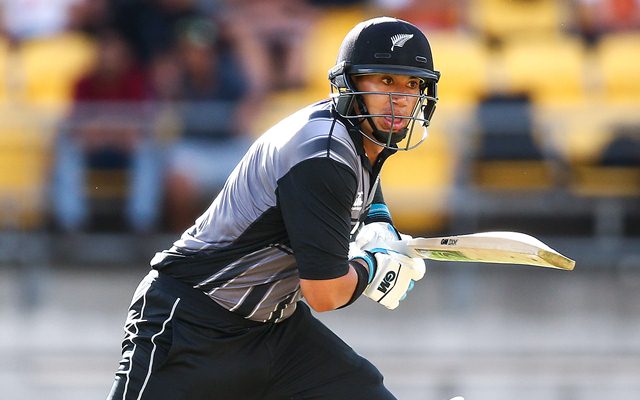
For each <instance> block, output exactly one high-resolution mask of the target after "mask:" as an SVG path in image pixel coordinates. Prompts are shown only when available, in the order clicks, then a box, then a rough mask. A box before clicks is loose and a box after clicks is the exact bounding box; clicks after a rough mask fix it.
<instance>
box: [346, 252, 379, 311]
mask: <svg viewBox="0 0 640 400" xmlns="http://www.w3.org/2000/svg"><path fill="white" fill-rule="evenodd" d="M366 256H368V255H366ZM366 256H365V257H366ZM365 257H360V256H358V257H355V258H352V259H351V260H349V265H350V266H351V267H353V269H354V270H355V271H356V274H357V275H358V282H357V283H356V288H355V289H354V290H353V294H352V295H351V298H350V299H349V301H348V302H347V303H346V304H345V305H343V306H342V307H340V308H344V307H346V306H348V305H350V304H352V303H353V302H354V301H356V300H357V299H358V297H360V296H361V295H362V293H364V290H365V289H366V288H367V285H368V284H369V282H370V279H369V275H370V274H371V272H370V271H372V270H374V269H375V266H372V264H370V261H369V260H367V259H366V258H365ZM357 259H362V260H365V261H366V262H367V264H368V266H369V270H368V271H367V268H366V267H365V266H364V265H362V264H361V263H360V262H358V261H356V260H357ZM372 262H374V263H375V261H373V260H372ZM371 276H373V275H371Z"/></svg>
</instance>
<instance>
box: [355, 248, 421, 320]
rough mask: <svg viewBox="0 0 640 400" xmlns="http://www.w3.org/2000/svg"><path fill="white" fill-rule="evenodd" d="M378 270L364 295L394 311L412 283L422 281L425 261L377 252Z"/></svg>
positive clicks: (393, 253)
mask: <svg viewBox="0 0 640 400" xmlns="http://www.w3.org/2000/svg"><path fill="white" fill-rule="evenodd" d="M374 257H375V259H376V264H377V269H376V274H375V276H374V277H373V280H372V281H371V283H370V284H369V285H368V286H367V288H366V289H365V291H364V295H365V296H367V297H369V298H370V299H372V300H374V301H376V302H378V303H380V304H382V305H383V306H385V307H387V308H388V309H391V310H393V309H394V308H396V307H398V305H399V304H400V300H401V299H403V296H404V295H405V294H406V293H407V292H408V290H409V287H410V286H411V281H418V280H420V279H422V277H423V276H424V274H425V272H426V268H425V264H424V260H422V259H421V258H410V257H407V256H405V255H402V254H400V253H395V252H375V253H374Z"/></svg>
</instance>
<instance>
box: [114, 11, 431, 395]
mask: <svg viewBox="0 0 640 400" xmlns="http://www.w3.org/2000/svg"><path fill="white" fill-rule="evenodd" d="M439 76H440V74H439V73H438V72H437V71H435V70H434V65H433V59H432V55H431V48H430V46H429V42H428V41H427V38H426V37H425V35H424V34H423V33H422V32H421V31H420V30H419V29H418V28H417V27H416V26H414V25H412V24H410V23H408V22H405V21H402V20H398V19H395V18H390V17H378V18H373V19H370V20H367V21H364V22H361V23H359V24H358V25H356V26H355V27H354V28H353V29H352V30H351V31H350V32H349V33H348V34H347V36H346V37H345V39H344V41H343V43H342V45H341V47H340V50H339V54H338V57H337V63H336V65H335V66H334V67H333V68H331V70H330V71H329V80H330V84H331V96H330V98H329V99H327V100H324V101H320V102H318V103H315V104H313V105H310V106H307V107H305V108H302V109H301V110H299V111H297V112H295V113H294V114H292V115H290V116H289V117H287V118H285V119H283V120H282V121H281V122H279V123H277V124H276V125H275V126H273V127H272V128H271V129H269V130H267V131H266V132H265V133H264V134H263V135H262V136H261V137H260V138H258V139H257V141H256V142H255V143H254V144H253V145H252V147H251V148H250V149H249V150H248V152H247V154H246V155H245V156H244V158H243V159H242V160H241V161H240V163H239V164H238V165H237V166H236V168H235V169H234V170H233V172H232V173H231V175H230V176H229V178H228V180H227V182H226V184H225V186H224V188H223V189H222V191H221V192H220V193H219V194H218V196H217V197H216V198H215V199H214V200H213V202H212V203H211V205H210V206H209V208H208V209H207V210H206V211H205V212H204V213H203V214H202V215H201V216H200V217H199V218H198V219H197V220H196V221H195V223H194V225H193V226H191V227H190V228H189V229H187V230H186V231H185V232H184V233H183V234H182V236H181V237H180V238H179V239H177V240H176V241H175V242H174V243H173V245H172V246H171V247H170V248H168V249H166V250H164V251H161V252H158V253H156V255H155V256H154V257H153V259H152V260H151V271H150V272H149V274H148V275H147V276H146V277H145V278H144V279H143V280H142V281H141V283H140V285H139V286H138V288H137V290H136V291H135V293H134V295H133V299H132V302H131V306H130V308H129V311H128V314H127V319H126V322H125V327H124V328H125V338H124V340H123V344H122V360H121V361H120V365H119V368H118V370H117V372H116V374H115V382H114V384H113V387H112V389H111V392H110V393H109V395H108V399H109V400H135V399H137V400H141V399H143V400H211V399H220V400H223V399H227V400H253V399H255V400H258V399H266V400H277V399H331V400H340V399H345V400H347V399H348V400H356V399H362V400H365V399H366V400H382V399H394V398H395V397H394V396H393V395H392V394H391V393H390V392H389V391H388V390H387V389H386V388H385V386H384V384H383V377H382V375H381V374H380V372H379V371H378V370H377V369H376V368H375V367H374V366H373V365H372V364H371V363H370V362H368V361H367V360H366V359H364V358H363V357H362V356H360V355H358V354H357V353H356V352H355V351H354V350H353V349H352V348H350V347H349V346H348V345H347V344H346V343H344V342H343V341H342V340H341V339H340V338H338V337H337V336H336V335H335V334H334V333H333V332H331V331H330V330H329V329H328V328H327V327H326V326H324V325H323V324H322V323H321V322H320V321H319V320H318V319H316V318H315V317H314V316H313V315H312V313H311V311H310V309H309V307H310V308H312V309H314V310H315V311H317V312H323V311H330V310H335V309H338V308H343V307H347V306H349V305H350V304H352V303H353V302H354V301H356V300H357V299H358V298H360V297H361V296H362V295H363V294H364V296H366V297H368V298H370V299H372V300H373V301H376V302H378V303H380V304H381V305H383V306H385V307H386V308H389V309H394V308H396V307H397V306H398V304H399V302H400V301H401V300H402V299H403V298H404V297H405V296H406V294H407V292H408V291H409V290H410V289H411V288H412V286H413V283H414V282H415V281H417V280H419V279H421V278H422V277H423V276H424V274H425V265H424V261H423V260H422V259H419V258H409V257H407V256H403V255H401V254H399V253H396V252H393V251H390V250H387V249H384V248H380V247H373V248H372V247H371V246H370V245H368V244H371V243H374V242H380V241H381V240H382V241H384V240H392V239H399V238H400V234H399V232H398V231H397V230H396V229H395V228H394V226H393V222H392V219H391V215H390V213H389V210H388V208H387V206H386V205H385V203H384V199H383V194H382V189H381V186H380V179H379V174H380V170H381V168H382V167H383V165H384V163H385V160H387V158H388V157H390V156H392V155H394V154H395V153H397V152H398V151H399V150H402V151H404V150H410V149H411V148H414V147H415V146H417V145H418V144H420V143H421V142H422V141H423V140H424V139H425V138H426V127H427V126H428V125H429V121H430V119H431V117H432V115H433V112H434V109H435V105H436V102H437V97H436V86H437V82H438V79H439ZM414 125H415V127H416V129H414ZM399 156H401V155H399ZM363 249H366V250H363Z"/></svg>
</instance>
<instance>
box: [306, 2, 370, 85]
mask: <svg viewBox="0 0 640 400" xmlns="http://www.w3.org/2000/svg"><path fill="white" fill-rule="evenodd" d="M366 17H367V15H366V11H365V9H364V7H362V6H354V7H336V8H326V9H323V10H322V12H321V14H320V16H319V17H318V18H317V19H316V21H315V22H314V23H313V26H312V27H311V29H310V32H309V34H308V36H307V39H306V41H307V43H308V44H307V45H306V46H305V49H306V52H307V54H306V56H305V60H306V63H307V64H306V82H307V85H309V86H310V90H315V91H316V93H319V94H320V97H328V95H329V81H328V78H327V76H328V72H329V69H330V68H331V67H333V66H334V65H335V63H336V58H337V56H338V50H339V49H340V45H341V44H342V40H343V39H344V37H345V35H346V34H347V32H349V31H350V30H351V28H353V27H354V26H355V25H356V24H357V23H359V22H360V21H362V20H364V19H366Z"/></svg>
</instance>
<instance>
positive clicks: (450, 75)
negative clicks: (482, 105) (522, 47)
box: [428, 32, 490, 104]
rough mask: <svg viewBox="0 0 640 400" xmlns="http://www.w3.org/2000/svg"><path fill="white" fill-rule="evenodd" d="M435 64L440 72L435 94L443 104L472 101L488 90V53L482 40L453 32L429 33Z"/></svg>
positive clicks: (472, 102)
mask: <svg viewBox="0 0 640 400" xmlns="http://www.w3.org/2000/svg"><path fill="white" fill-rule="evenodd" d="M428 37H429V42H430V44H431V50H432V52H433V59H434V66H435V68H436V69H437V70H439V71H440V72H441V73H442V76H441V78H440V82H439V83H438V97H439V98H440V99H441V101H442V102H443V103H446V104H474V103H476V102H477V101H478V99H479V98H480V97H481V96H483V95H485V94H486V93H487V91H488V90H489V89H488V82H489V63H490V54H489V52H488V49H487V48H486V47H485V45H484V43H483V42H482V40H481V39H480V38H479V37H477V36H473V35H467V34H462V33H454V32H432V33H428Z"/></svg>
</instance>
